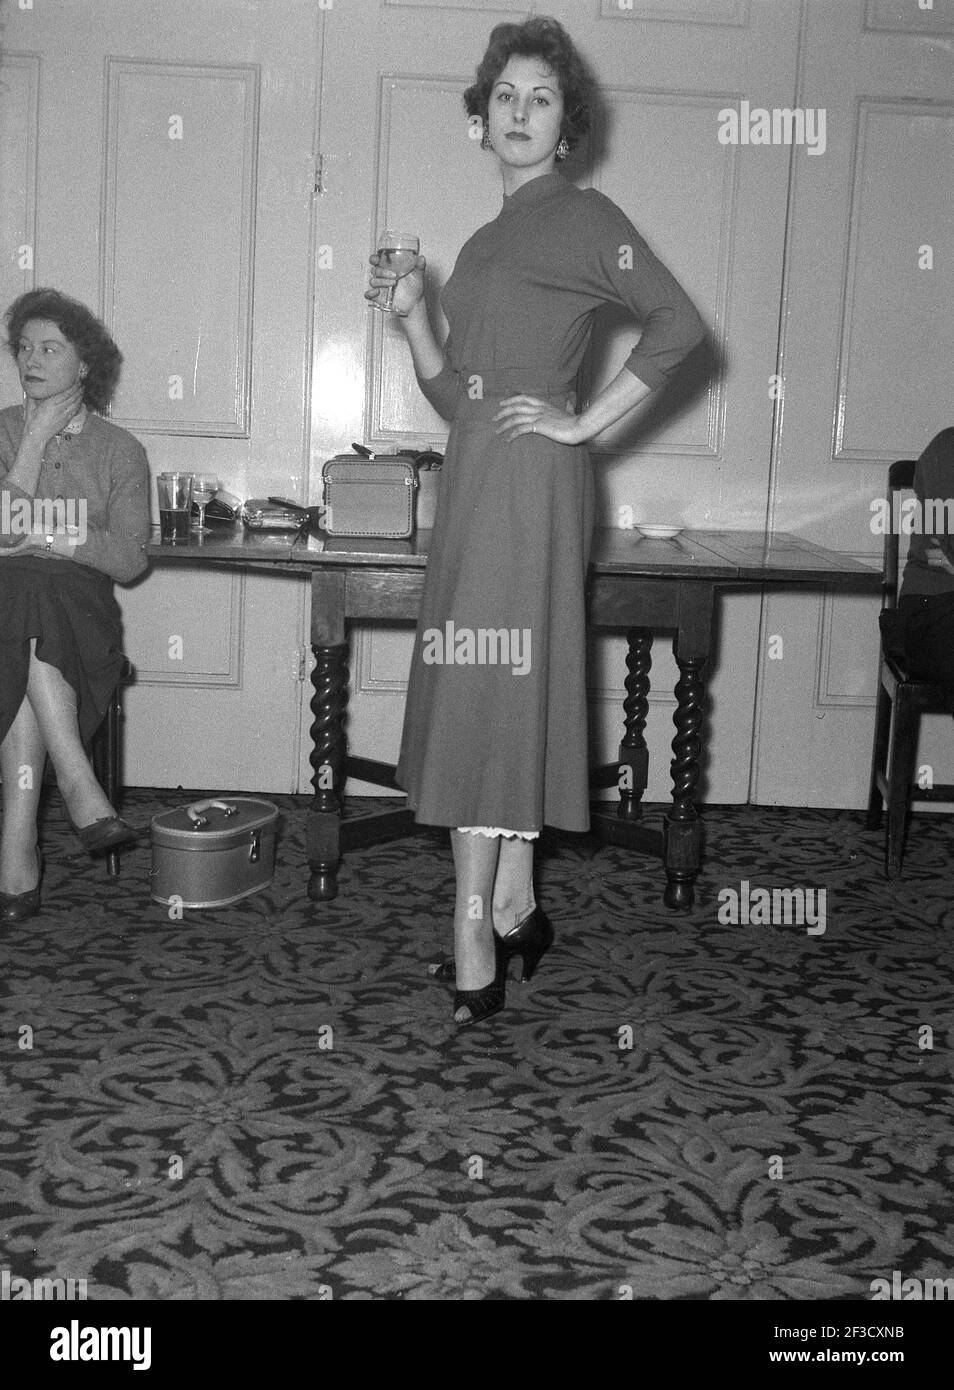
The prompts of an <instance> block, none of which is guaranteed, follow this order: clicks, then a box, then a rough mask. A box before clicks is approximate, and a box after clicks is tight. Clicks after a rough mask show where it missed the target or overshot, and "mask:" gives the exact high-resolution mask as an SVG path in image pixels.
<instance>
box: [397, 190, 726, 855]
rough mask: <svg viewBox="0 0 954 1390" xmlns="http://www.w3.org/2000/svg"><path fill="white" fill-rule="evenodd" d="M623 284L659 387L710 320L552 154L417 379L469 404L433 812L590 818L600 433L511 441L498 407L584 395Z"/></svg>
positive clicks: (462, 259) (445, 625) (417, 709)
mask: <svg viewBox="0 0 954 1390" xmlns="http://www.w3.org/2000/svg"><path fill="white" fill-rule="evenodd" d="M607 301H609V302H612V303H615V304H622V305H625V306H627V307H628V308H629V309H631V311H632V313H633V314H634V316H635V317H636V318H637V319H638V320H639V321H640V323H641V324H642V326H643V333H642V337H641V340H640V342H639V344H638V345H637V347H636V348H635V349H634V351H633V353H632V354H631V356H630V357H629V358H628V359H627V362H626V364H625V365H626V366H627V367H628V368H629V369H630V370H632V371H633V373H634V374H635V375H636V376H638V377H639V378H640V379H641V380H642V381H644V382H645V383H646V384H647V385H648V386H650V387H651V388H655V387H658V386H661V385H662V384H664V382H665V381H667V380H668V378H669V377H670V376H671V375H672V373H673V372H674V370H675V369H676V367H677V366H678V364H679V363H680V362H681V360H682V359H683V357H685V355H686V354H687V353H688V352H689V351H690V349H691V348H692V347H693V346H695V344H696V343H698V342H699V341H700V339H701V338H702V336H703V332H704V330H703V326H702V323H701V321H700V319H699V317H698V315H697V314H696V311H695V309H694V308H693V306H692V304H691V302H690V301H689V300H688V299H687V297H686V296H685V294H684V293H683V291H682V290H681V289H680V287H679V285H678V284H677V283H676V281H675V280H674V279H673V277H672V276H671V275H670V274H669V272H668V271H667V270H666V269H665V267H664V266H663V265H662V264H661V263H660V262H659V261H658V260H657V259H656V257H655V256H654V255H653V254H652V252H651V251H650V250H649V248H648V246H647V245H646V243H645V242H644V241H643V240H642V238H641V237H640V236H639V234H638V233H637V231H636V229H635V228H634V227H633V226H632V224H631V223H630V222H629V220H628V219H627V218H626V217H625V216H624V214H623V213H622V212H621V211H620V209H619V208H618V207H616V205H615V204H614V203H612V202H611V201H610V200H609V199H608V198H606V197H604V196H603V195H602V194H601V193H598V192H596V191H595V190H593V189H588V190H581V189H578V188H576V187H574V185H572V184H570V183H568V182H567V181H566V180H565V179H564V178H563V177H562V176H561V175H560V174H558V173H556V172H553V173H550V174H545V175H542V176H540V177H538V178H536V179H533V180H531V181H530V182H529V183H526V184H524V185H523V186H522V187H521V188H519V189H518V190H517V191H516V193H514V194H513V195H512V196H510V197H505V199H504V205H503V208H502V210H501V212H500V214H499V216H498V217H497V218H495V220H494V221H493V222H491V223H489V224H488V225H486V226H484V227H481V228H480V230H479V231H477V232H476V233H475V234H474V236H472V237H471V238H470V240H469V241H468V242H467V243H466V244H465V246H464V247H463V249H462V250H461V253H460V255H459V257H458V259H457V263H456V265H455V267H454V271H453V273H452V275H451V277H450V279H449V280H448V281H447V284H446V285H445V287H444V290H443V293H442V296H441V303H442V306H443V308H444V311H445V314H446V316H447V319H448V323H449V325H450V332H449V336H448V339H447V342H446V343H445V347H444V353H445V365H444V368H443V370H442V371H441V373H440V374H439V376H437V377H433V378H429V379H427V380H420V379H419V384H420V386H421V389H422V391H423V392H424V394H425V395H426V396H427V397H428V399H429V400H430V401H431V403H432V404H433V405H434V407H435V409H437V410H438V411H439V412H440V413H441V414H442V415H444V417H445V418H447V419H451V420H452V421H453V424H452V427H451V431H450V436H449V438H448V441H447V447H446V453H445V460H444V467H443V469H442V473H441V482H440V488H439V492H438V503H437V512H436V516H435V522H434V529H433V532H432V535H431V540H430V548H429V551H428V562H427V572H426V577H425V584H424V594H423V599H422V604H421V611H420V617H419V621H418V628H417V633H416V637H415V643H414V651H413V656H412V662H411V671H410V678H409V684H408V694H407V703H406V707H405V719H404V730H403V736H402V742H401V751H400V756H399V761H398V766H397V771H396V781H397V783H398V785H399V786H401V787H403V788H405V789H406V791H407V793H408V805H409V806H410V808H411V809H412V810H414V812H415V818H416V819H417V820H418V821H421V822H424V823H427V824H431V825H445V826H496V827H505V828H508V829H511V830H515V831H523V832H528V831H534V830H539V829H540V828H541V827H542V826H543V824H547V825H552V826H555V827H557V828H560V829H564V830H571V831H584V830H587V829H588V828H589V793H588V766H587V737H586V732H587V707H586V642H585V637H586V634H585V586H586V574H587V566H588V563H589V554H590V544H591V539H592V532H593V523H594V516H595V506H594V486H593V476H592V471H591V467H590V462H589V458H588V455H587V452H586V450H585V448H582V447H576V446H571V445H565V444H557V443H555V442H553V441H552V440H549V439H546V438H544V437H543V436H542V435H531V434H525V435H522V436H520V438H518V439H516V440H515V441H514V442H513V443H507V442H506V441H505V440H504V439H503V438H502V436H500V435H498V434H497V433H495V430H494V426H493V424H492V417H493V415H494V414H495V412H496V411H497V410H498V409H499V405H500V399H501V397H503V396H508V395H513V394H515V393H517V392H527V393H530V394H532V395H536V396H546V397H547V398H548V399H549V400H551V401H552V402H554V403H555V404H558V405H560V406H561V407H562V406H565V405H569V407H570V408H571V409H572V408H573V402H574V400H575V394H576V378H577V373H578V371H579V368H580V365H581V362H582V359H583V356H584V353H585V351H586V348H587V345H588V342H589V338H590V331H591V326H592V318H593V314H594V313H595V311H596V310H597V309H598V308H599V306H600V305H601V304H603V303H606V302H607Z"/></svg>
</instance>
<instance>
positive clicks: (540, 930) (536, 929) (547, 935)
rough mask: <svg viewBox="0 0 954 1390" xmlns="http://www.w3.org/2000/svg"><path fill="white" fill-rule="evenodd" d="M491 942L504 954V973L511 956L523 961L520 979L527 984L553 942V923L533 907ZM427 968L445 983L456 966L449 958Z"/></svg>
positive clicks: (451, 982) (432, 974) (454, 975)
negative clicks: (525, 915)
mask: <svg viewBox="0 0 954 1390" xmlns="http://www.w3.org/2000/svg"><path fill="white" fill-rule="evenodd" d="M494 944H495V947H496V949H497V952H498V954H499V955H502V957H503V962H504V974H505V975H506V972H507V966H508V965H509V964H510V961H511V960H512V958H513V957H514V956H519V957H520V959H521V963H522V965H523V969H522V971H521V975H520V983H521V984H524V985H526V984H529V983H530V981H531V980H532V979H533V975H534V971H535V970H536V968H537V966H538V965H539V964H540V961H541V959H542V957H543V954H544V952H545V951H548V950H549V949H550V947H551V946H552V945H553V924H552V922H551V921H550V919H549V917H548V916H547V915H546V913H545V912H543V911H542V910H541V909H540V908H539V907H535V908H534V909H533V911H532V912H531V913H530V914H529V916H527V917H524V919H523V921H522V922H519V923H518V924H517V926H515V927H514V928H513V930H512V931H508V932H507V933H506V935H504V936H497V935H495V936H494ZM428 971H429V972H430V975H431V978H432V979H434V980H441V981H442V982H444V983H449V984H453V983H454V981H455V980H456V978H457V970H456V967H455V965H454V962H453V961H452V960H445V961H441V963H440V964H439V965H431V966H428Z"/></svg>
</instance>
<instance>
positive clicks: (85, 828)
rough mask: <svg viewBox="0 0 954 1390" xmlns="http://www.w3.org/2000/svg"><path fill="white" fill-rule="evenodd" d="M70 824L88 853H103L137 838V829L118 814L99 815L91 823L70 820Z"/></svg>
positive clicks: (130, 842)
mask: <svg viewBox="0 0 954 1390" xmlns="http://www.w3.org/2000/svg"><path fill="white" fill-rule="evenodd" d="M70 825H71V827H72V829H73V831H74V833H75V834H76V837H77V839H78V840H79V842H80V844H81V845H82V846H83V848H84V849H85V850H86V851H87V853H88V854H105V853H106V851H107V850H110V849H116V848H117V847H118V846H119V845H128V844H132V843H133V841H134V840H137V839H138V838H139V832H138V830H134V829H133V828H132V826H131V825H127V824H126V822H125V821H124V820H123V819H122V818H121V817H120V816H101V817H100V819H99V820H94V821H93V823H92V824H91V825H76V824H75V823H74V822H73V821H72V820H71V821H70Z"/></svg>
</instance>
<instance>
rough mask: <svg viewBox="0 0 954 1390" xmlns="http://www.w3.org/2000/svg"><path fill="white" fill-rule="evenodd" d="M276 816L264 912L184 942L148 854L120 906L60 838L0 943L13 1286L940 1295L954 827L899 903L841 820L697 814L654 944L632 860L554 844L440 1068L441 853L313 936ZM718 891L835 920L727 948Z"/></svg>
mask: <svg viewBox="0 0 954 1390" xmlns="http://www.w3.org/2000/svg"><path fill="white" fill-rule="evenodd" d="M183 799H184V798H183V796H182V794H177V793H173V792H162V793H158V792H155V793H154V792H149V791H131V792H129V793H128V795H127V797H126V800H125V803H124V813H125V814H126V816H127V818H129V819H130V820H132V821H133V822H134V823H138V824H143V825H145V824H148V821H149V818H150V816H151V815H153V814H154V813H156V812H157V811H159V810H163V809H168V808H169V807H170V806H172V805H176V804H179V801H180V800H183ZM272 800H274V801H275V802H276V803H277V804H278V805H279V807H280V809H281V811H282V829H281V834H280V839H279V864H278V868H277V871H276V876H275V880H274V883H273V885H272V886H271V887H270V888H268V889H267V890H265V891H262V892H260V893H258V894H257V895H255V896H254V897H251V898H248V899H246V900H245V901H244V902H242V903H239V904H236V905H235V906H233V907H230V908H223V909H217V910H204V911H200V910H186V913H185V918H184V920H182V921H174V920H170V919H169V915H168V909H167V908H165V907H164V906H162V905H160V904H158V903H152V902H151V901H150V900H149V896H148V882H149V879H148V872H149V866H150V853H149V849H148V845H144V846H143V847H137V848H136V849H134V850H133V851H131V852H130V853H129V854H127V855H126V856H125V858H124V861H123V871H122V877H121V878H120V879H119V880H118V881H117V882H113V881H111V880H109V879H108V878H107V877H106V873H105V869H104V868H103V867H102V865H101V864H97V863H95V862H94V861H91V860H89V859H86V858H83V857H80V856H79V854H78V853H77V850H76V846H75V842H74V841H73V840H72V839H71V837H70V836H69V833H68V832H67V830H66V829H65V827H64V825H63V823H62V820H61V817H60V815H59V812H58V810H57V808H56V805H55V804H53V805H51V807H50V808H49V810H48V813H47V816H46V820H45V825H44V830H43V844H44V850H45V854H46V862H47V868H46V873H45V877H44V882H43V909H42V912H41V915H40V916H39V917H37V918H35V919H33V920H32V921H29V922H24V923H21V924H18V925H16V926H12V927H8V928H6V929H5V930H4V931H3V935H2V936H0V961H2V981H3V984H2V996H0V1037H2V1040H3V1050H2V1065H0V1265H2V1266H3V1267H5V1268H6V1269H8V1270H9V1271H10V1272H11V1274H13V1275H18V1276H21V1277H23V1276H25V1277H28V1278H33V1277H37V1276H47V1277H51V1278H52V1277H59V1278H64V1279H65V1278H73V1279H80V1278H84V1279H86V1280H87V1285H88V1296H89V1298H90V1299H164V1300H166V1299H167V1300H191V1299H279V1300H285V1299H322V1298H333V1299H375V1300H379V1299H413V1300H461V1299H473V1300H477V1299H569V1300H586V1299H614V1300H616V1299H621V1298H628V1297H633V1298H636V1299H655V1300H673V1299H682V1300H722V1299H733V1300H736V1299H738V1300H742V1299H755V1300H769V1299H785V1300H788V1299H792V1300H811V1299H821V1298H824V1299H843V1300H859V1299H870V1298H871V1297H872V1291H871V1288H872V1286H871V1281H872V1280H874V1279H876V1278H887V1279H888V1280H890V1279H891V1277H892V1273H893V1272H894V1271H900V1272H901V1275H902V1276H903V1277H904V1278H908V1277H911V1276H914V1277H916V1278H920V1279H927V1278H944V1277H951V1276H954V1219H952V1218H954V1198H952V1191H954V1171H952V1169H954V1163H952V1148H951V1134H952V1112H951V1082H952V1056H951V1041H952V1036H954V1033H952V1027H954V1016H952V1002H951V1000H952V996H951V966H952V956H954V946H952V943H954V906H952V902H951V896H952V887H954V877H952V870H951V863H952V859H954V821H952V820H950V819H947V818H943V817H916V818H915V821H914V825H913V829H912V833H911V838H910V843H909V847H908V851H907V857H906V861H905V876H904V878H902V879H901V880H898V881H895V882H890V883H889V882H888V881H886V880H885V878H884V876H883V873H882V857H883V841H882V837H881V836H880V835H879V834H874V833H871V832H869V831H867V830H865V829H864V822H863V817H862V816H861V815H860V814H858V813H855V812H847V811H843V812H823V811H806V810H783V809H767V808H764V807H760V808H754V807H731V808H720V809H717V810H716V809H712V810H709V811H707V812H705V813H704V821H705V832H706V856H705V864H704V868H703V872H702V874H701V875H700V878H699V881H698V884H697V899H696V906H695V907H694V909H693V910H692V911H691V912H689V913H686V914H681V915H680V914H675V913H671V912H670V911H669V910H668V909H667V908H665V906H664V905H663V903H662V896H661V887H662V882H663V880H662V874H661V869H660V866H659V865H658V863H657V862H655V861H653V860H652V859H649V858H646V857H644V856H641V855H638V854H635V853H632V852H629V851H626V850H624V849H620V848H615V847H612V846H600V845H598V844H596V843H595V841H592V840H590V839H589V838H587V837H577V836H573V837H571V836H557V835H550V834H546V835H544V837H543V839H542V840H541V842H540V846H539V849H538V861H537V862H538V872H537V878H538V882H537V896H538V900H539V901H540V903H541V905H542V906H544V907H545V909H546V911H547V912H548V914H549V915H550V917H551V919H552V920H553V922H554V924H555V926H556V929H557V941H556V944H555V946H554V948H553V950H552V951H551V952H550V954H549V955H548V956H547V957H546V958H545V960H544V962H543V964H542V965H541V967H540V971H539V973H538V974H537V976H536V977H535V979H534V980H533V982H532V984H530V985H527V986H521V985H520V984H518V983H516V981H512V982H511V983H510V984H509V987H508V1000H507V1008H506V1010H505V1012H503V1013H502V1014H499V1015H498V1016H497V1017H496V1018H494V1019H493V1020H491V1021H489V1022H488V1023H486V1024H484V1025H483V1026H481V1027H479V1028H473V1029H470V1030H466V1031H464V1032H462V1033H459V1034H458V1033H457V1032H456V1031H455V1029H454V1027H453V1024H452V1021H451V997H450V994H449V992H448V991H447V988H446V987H442V986H441V985H439V984H437V983H436V982H434V981H433V980H431V979H430V978H429V977H428V975H427V972H426V964H427V962H429V961H432V960H435V959H439V958H441V957H442V956H443V955H444V954H445V953H446V950H447V946H448V940H449V934H450V911H451V905H452V901H453V866H452V861H451V855H450V847H449V842H448V838H447V835H446V833H445V832H438V831H432V832H428V833H425V834H421V835H417V836H412V837H408V838H406V839H403V840H398V841H392V842H390V843H388V844H382V845H378V846H377V847H374V848H365V849H362V850H358V851H354V852H352V853H350V854H349V855H348V857H347V859H346V860H345V862H344V864H343V868H342V874H341V880H340V894H339V897H338V898H337V899H336V900H335V901H334V902H332V903H328V904H313V903H310V902H309V901H308V899H307V896H306V894H305V891H304V873H305V864H306V853H305V816H304V810H305V807H306V805H307V802H306V801H305V799H304V798H292V797H273V798H272ZM649 814H652V808H649ZM657 814H658V813H657ZM743 883H745V884H748V885H749V888H750V891H754V889H755V888H756V887H757V886H762V887H766V888H768V889H773V888H785V887H797V886H801V887H802V888H805V889H813V890H815V891H816V893H817V892H818V890H821V889H824V890H825V904H826V905H825V921H824V931H818V930H817V928H816V930H815V931H814V932H809V930H808V929H807V925H805V924H802V925H799V924H797V923H796V922H792V921H789V922H785V921H783V920H776V921H775V923H774V924H773V923H761V922H753V921H751V920H750V921H748V922H746V921H742V922H738V923H731V922H727V921H726V920H724V919H725V916H726V913H725V912H723V920H721V921H720V917H719V909H720V901H723V900H724V898H723V899H722V900H720V897H719V894H720V892H721V891H722V890H724V889H728V888H732V889H735V890H736V891H737V892H739V893H743V892H744V890H743V888H742V885H743ZM819 901H820V899H819Z"/></svg>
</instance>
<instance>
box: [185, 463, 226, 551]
mask: <svg viewBox="0 0 954 1390" xmlns="http://www.w3.org/2000/svg"><path fill="white" fill-rule="evenodd" d="M221 486H222V484H221V483H220V482H219V480H218V478H217V477H216V475H215V474H214V473H193V475H192V500H193V502H195V504H196V506H197V507H198V508H199V521H198V524H197V525H196V524H193V526H192V530H193V531H194V532H195V533H196V534H197V535H199V536H207V535H209V534H210V532H211V527H209V526H206V524H205V509H206V507H207V506H208V504H209V503H210V502H211V501H212V498H213V497H214V496H215V494H216V493H217V492H218V490H219V488H220V487H221Z"/></svg>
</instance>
